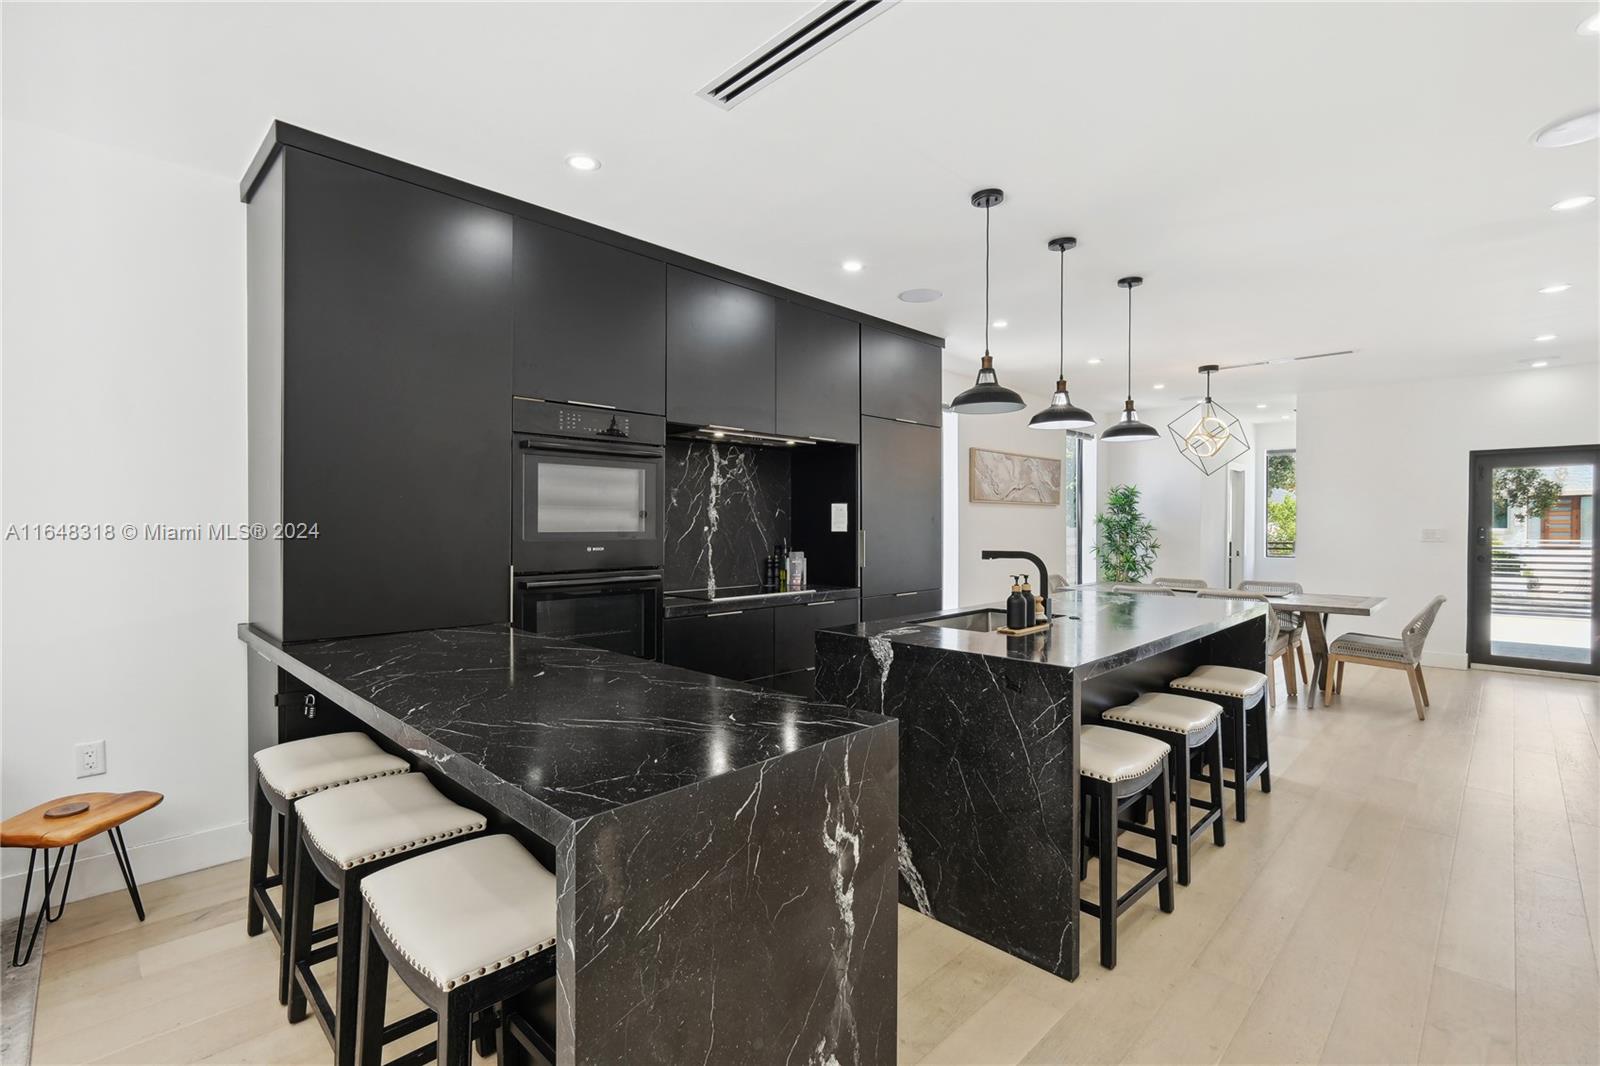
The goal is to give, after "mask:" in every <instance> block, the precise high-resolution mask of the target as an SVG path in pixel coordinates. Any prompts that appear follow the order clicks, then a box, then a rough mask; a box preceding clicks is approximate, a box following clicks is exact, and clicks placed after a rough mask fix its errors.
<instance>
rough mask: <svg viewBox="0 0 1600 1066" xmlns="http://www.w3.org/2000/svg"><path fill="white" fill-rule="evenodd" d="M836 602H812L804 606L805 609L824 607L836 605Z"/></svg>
mask: <svg viewBox="0 0 1600 1066" xmlns="http://www.w3.org/2000/svg"><path fill="white" fill-rule="evenodd" d="M838 602H839V601H838V600H812V601H811V602H810V603H808V604H806V606H807V607H826V606H828V604H830V603H838Z"/></svg>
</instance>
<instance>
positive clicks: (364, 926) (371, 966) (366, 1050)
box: [356, 907, 389, 1066]
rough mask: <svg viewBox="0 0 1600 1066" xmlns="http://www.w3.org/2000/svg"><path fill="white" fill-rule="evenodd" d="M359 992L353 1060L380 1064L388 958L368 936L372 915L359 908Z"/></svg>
mask: <svg viewBox="0 0 1600 1066" xmlns="http://www.w3.org/2000/svg"><path fill="white" fill-rule="evenodd" d="M360 985H361V991H360V996H359V1006H358V1007H357V1008H356V1010H357V1011H358V1012H359V1018H358V1019H357V1033H356V1061H357V1062H358V1063H360V1064H361V1066H383V1001H384V997H385V996H387V995H388V993H389V960H388V959H386V958H384V957H383V949H382V948H380V947H379V946H378V938H377V937H375V936H373V935H372V915H371V914H370V913H368V912H367V909H366V907H362V908H361V976H360Z"/></svg>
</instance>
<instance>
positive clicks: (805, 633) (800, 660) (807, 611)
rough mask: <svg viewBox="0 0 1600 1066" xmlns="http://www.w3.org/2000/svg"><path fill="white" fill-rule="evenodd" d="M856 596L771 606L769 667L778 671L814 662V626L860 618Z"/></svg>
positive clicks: (802, 667) (848, 622) (804, 667)
mask: <svg viewBox="0 0 1600 1066" xmlns="http://www.w3.org/2000/svg"><path fill="white" fill-rule="evenodd" d="M860 608H861V605H860V603H859V602H858V601H856V600H816V601H813V602H811V603H795V604H787V605H785V606H782V607H774V608H773V609H772V619H773V626H772V629H773V640H772V669H773V670H774V671H776V672H777V673H780V674H785V673H790V672H792V671H795V670H809V669H811V668H812V667H814V666H816V665H817V630H819V629H827V628H828V627H829V626H848V625H854V624H855V623H856V622H857V621H858V620H859V618H860Z"/></svg>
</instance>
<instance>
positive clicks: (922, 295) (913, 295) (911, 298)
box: [900, 289, 944, 304]
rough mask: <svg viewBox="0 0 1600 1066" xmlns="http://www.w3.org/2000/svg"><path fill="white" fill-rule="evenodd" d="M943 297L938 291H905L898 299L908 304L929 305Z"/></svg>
mask: <svg viewBox="0 0 1600 1066" xmlns="http://www.w3.org/2000/svg"><path fill="white" fill-rule="evenodd" d="M943 295H944V293H942V292H940V291H939V290H938V289H907V290H906V291H905V292H903V293H901V294H900V299H902V300H904V301H905V302H906V303H908V304H931V303H933V301H935V300H937V299H938V298H939V297H941V296H943Z"/></svg>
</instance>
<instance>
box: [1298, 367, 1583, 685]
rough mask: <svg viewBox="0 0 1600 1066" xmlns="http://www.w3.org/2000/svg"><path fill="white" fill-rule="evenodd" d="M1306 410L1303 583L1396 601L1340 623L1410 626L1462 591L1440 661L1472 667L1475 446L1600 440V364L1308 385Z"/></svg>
mask: <svg viewBox="0 0 1600 1066" xmlns="http://www.w3.org/2000/svg"><path fill="white" fill-rule="evenodd" d="M1299 408H1300V410H1299V429H1298V434H1297V435H1298V456H1297V458H1298V461H1299V470H1298V479H1299V522H1300V530H1299V538H1300V547H1299V557H1298V559H1297V560H1296V570H1297V572H1298V574H1299V577H1298V580H1299V581H1300V582H1301V583H1303V584H1304V585H1305V586H1306V588H1307V589H1308V590H1314V591H1317V592H1345V593H1368V594H1375V595H1382V596H1387V597H1388V598H1389V602H1388V604H1387V605H1386V606H1385V608H1384V609H1383V611H1382V612H1381V613H1380V614H1379V615H1378V616H1376V617H1374V618H1371V619H1358V620H1355V621H1354V622H1351V623H1344V624H1342V625H1340V624H1336V625H1334V626H1333V627H1332V628H1333V630H1334V631H1336V632H1337V631H1342V630H1343V629H1348V628H1359V629H1362V630H1366V631H1376V632H1386V633H1392V632H1397V631H1398V630H1399V628H1400V627H1401V626H1402V625H1404V624H1405V622H1406V621H1407V620H1409V619H1410V618H1411V616H1412V615H1414V614H1415V613H1416V612H1417V611H1419V610H1421V609H1422V607H1423V606H1425V605H1426V604H1427V602H1428V600H1429V599H1431V598H1432V597H1433V596H1435V595H1439V594H1443V595H1445V596H1448V597H1449V602H1448V603H1446V604H1445V606H1444V608H1443V610H1442V611H1441V612H1440V613H1439V618H1438V621H1437V622H1436V623H1435V624H1434V629H1433V633H1432V635H1431V637H1430V639H1429V641H1428V646H1427V654H1426V661H1429V662H1433V663H1436V664H1438V665H1450V666H1465V665H1466V635H1467V621H1466V619H1467V614H1466V607H1467V548H1468V543H1467V486H1468V480H1469V479H1468V453H1469V452H1472V451H1474V450H1483V449H1492V448H1522V447H1530V448H1531V447H1542V446H1552V445H1562V444H1593V443H1595V442H1596V441H1597V440H1600V376H1597V373H1596V368H1595V367H1594V366H1593V365H1590V366H1580V367H1569V368H1560V369H1558V368H1550V369H1546V370H1518V371H1515V372H1512V373H1506V374H1494V375H1487V376H1482V377H1467V378H1453V379H1446V380H1439V381H1417V382H1408V383H1402V384H1388V385H1384V386H1382V387H1364V388H1351V389H1342V390H1337V391H1328V392H1320V393H1310V394H1302V395H1301V396H1300V397H1299ZM1424 528H1438V529H1444V530H1445V531H1446V534H1445V542H1444V543H1442V544H1424V543H1422V542H1421V540H1420V537H1421V531H1422V530H1423V529H1424ZM1332 621H1335V622H1337V621H1338V620H1337V619H1334V620H1332Z"/></svg>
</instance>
